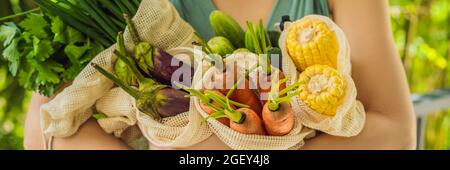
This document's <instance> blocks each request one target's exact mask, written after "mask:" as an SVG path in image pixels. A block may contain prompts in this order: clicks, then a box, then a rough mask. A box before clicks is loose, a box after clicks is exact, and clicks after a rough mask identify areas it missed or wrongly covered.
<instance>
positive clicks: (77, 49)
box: [0, 0, 140, 96]
mask: <svg viewBox="0 0 450 170" xmlns="http://www.w3.org/2000/svg"><path fill="white" fill-rule="evenodd" d="M35 2H36V3H37V5H38V6H39V8H37V9H33V10H30V11H27V12H24V13H21V14H18V15H13V16H8V17H5V18H2V19H0V21H3V20H6V19H11V18H17V17H21V16H23V15H25V16H26V17H25V19H23V20H22V21H21V22H19V23H17V24H15V23H12V22H7V23H4V24H3V25H2V26H0V42H3V47H4V50H3V52H2V55H3V56H4V58H5V59H6V60H7V61H8V63H9V70H10V72H11V74H12V75H13V76H17V77H18V79H19V80H20V83H21V85H22V86H23V87H25V88H26V89H28V90H34V91H38V92H40V93H41V94H44V95H46V96H53V94H54V93H55V91H57V90H60V89H61V87H62V86H63V85H64V84H67V83H69V82H70V81H72V80H73V79H74V78H75V77H76V76H77V75H78V74H79V72H80V71H81V70H82V69H83V68H84V67H85V66H86V64H87V63H88V62H90V61H91V59H92V58H94V57H95V56H96V55H97V54H98V53H100V52H101V51H103V50H104V48H105V47H108V46H110V45H112V44H113V42H114V37H115V35H116V34H117V33H118V32H119V31H120V30H123V29H125V20H124V19H122V17H118V16H120V15H119V14H122V13H127V14H129V15H134V13H136V10H137V7H138V5H139V3H140V1H139V0H135V1H128V0H117V1H103V0H96V1H93V0H80V1H73V0H58V1H53V0H35ZM38 11H43V12H42V14H35V13H33V12H38Z"/></svg>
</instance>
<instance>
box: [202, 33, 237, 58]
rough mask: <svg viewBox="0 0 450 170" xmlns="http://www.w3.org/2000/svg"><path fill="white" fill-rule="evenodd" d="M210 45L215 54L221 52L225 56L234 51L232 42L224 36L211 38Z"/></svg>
mask: <svg viewBox="0 0 450 170" xmlns="http://www.w3.org/2000/svg"><path fill="white" fill-rule="evenodd" d="M208 47H209V48H210V49H211V52H212V53H214V54H219V55H220V56H222V57H224V56H226V55H227V54H231V53H233V51H234V46H233V45H232V44H231V42H230V41H229V40H228V39H227V38H225V37H222V36H216V37H213V38H211V39H210V40H209V41H208Z"/></svg>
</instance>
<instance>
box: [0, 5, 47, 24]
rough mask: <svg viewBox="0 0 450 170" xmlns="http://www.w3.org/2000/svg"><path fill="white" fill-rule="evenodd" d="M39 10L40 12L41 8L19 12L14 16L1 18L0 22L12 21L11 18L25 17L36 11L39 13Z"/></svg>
mask: <svg viewBox="0 0 450 170" xmlns="http://www.w3.org/2000/svg"><path fill="white" fill-rule="evenodd" d="M40 10H41V8H39V7H38V8H34V9H32V10H28V11H24V12H20V13H17V14H14V15H10V16H6V17H3V18H0V22H3V21H6V20H9V19H13V18H16V17H21V16H24V15H27V14H29V13H33V12H37V11H40Z"/></svg>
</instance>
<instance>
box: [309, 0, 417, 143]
mask: <svg viewBox="0 0 450 170" xmlns="http://www.w3.org/2000/svg"><path fill="white" fill-rule="evenodd" d="M329 2H330V7H331V9H332V13H333V18H334V20H335V22H336V23H337V24H338V25H339V26H340V27H341V28H342V29H343V30H344V32H345V34H346V36H347V38H348V40H349V43H350V47H351V50H352V51H351V54H352V56H351V59H352V65H353V79H354V80H355V84H356V88H357V90H358V100H360V101H361V102H362V103H363V104H364V107H365V109H366V114H367V120H366V124H365V127H364V129H363V130H362V132H361V133H360V134H359V135H358V136H356V137H351V138H340V137H333V136H329V135H320V136H318V137H317V138H314V139H311V140H310V141H306V145H305V147H304V148H303V149H414V148H415V147H416V125H415V118H416V117H415V115H414V111H413V107H412V102H411V99H410V95H409V88H408V84H407V81H406V76H405V72H404V70H403V66H402V64H401V61H400V57H399V55H398V52H397V49H396V47H395V44H394V40H393V37H392V31H391V27H390V16H389V11H388V10H389V7H388V2H387V1H386V0H330V1H329Z"/></svg>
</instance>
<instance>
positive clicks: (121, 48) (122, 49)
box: [116, 32, 127, 55]
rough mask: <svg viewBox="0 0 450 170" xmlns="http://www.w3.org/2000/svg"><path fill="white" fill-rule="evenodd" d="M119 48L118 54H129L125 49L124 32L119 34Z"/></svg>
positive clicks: (117, 48)
mask: <svg viewBox="0 0 450 170" xmlns="http://www.w3.org/2000/svg"><path fill="white" fill-rule="evenodd" d="M116 39H117V47H116V50H117V51H118V52H120V53H121V54H123V55H126V54H127V51H126V48H125V39H124V37H123V32H119V33H118V34H117V38H116Z"/></svg>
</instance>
